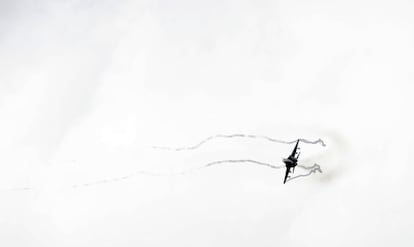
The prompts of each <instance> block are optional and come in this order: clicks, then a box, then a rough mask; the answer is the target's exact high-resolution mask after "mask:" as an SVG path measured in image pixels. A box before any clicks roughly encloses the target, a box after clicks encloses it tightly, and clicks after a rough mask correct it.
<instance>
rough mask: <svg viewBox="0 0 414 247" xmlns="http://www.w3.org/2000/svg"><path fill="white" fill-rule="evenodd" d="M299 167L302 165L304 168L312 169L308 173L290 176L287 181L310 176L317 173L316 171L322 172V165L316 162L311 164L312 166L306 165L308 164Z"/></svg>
mask: <svg viewBox="0 0 414 247" xmlns="http://www.w3.org/2000/svg"><path fill="white" fill-rule="evenodd" d="M299 167H302V168H304V169H307V170H310V171H309V172H308V173H307V174H301V175H296V176H294V177H290V178H288V179H287V180H286V182H289V181H291V180H293V179H297V178H300V177H307V176H310V175H312V173H316V171H318V172H320V173H322V170H321V167H320V166H319V165H318V164H316V163H315V164H314V165H313V166H310V167H306V166H299Z"/></svg>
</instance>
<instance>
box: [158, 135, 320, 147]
mask: <svg viewBox="0 0 414 247" xmlns="http://www.w3.org/2000/svg"><path fill="white" fill-rule="evenodd" d="M218 138H252V139H264V140H267V141H270V142H276V143H283V144H293V143H295V142H296V141H297V139H296V140H293V141H284V140H278V139H274V138H271V137H268V136H262V135H245V134H233V135H221V134H219V135H213V136H209V137H207V138H206V139H204V140H202V141H201V142H199V143H197V144H196V145H194V146H189V147H178V148H173V147H163V146H152V147H151V148H154V149H160V150H169V151H184V150H194V149H197V148H199V147H201V146H202V145H204V144H205V143H207V142H209V141H211V140H213V139H218ZM299 141H301V142H304V143H308V144H318V143H320V144H321V145H322V146H324V147H325V146H326V144H325V143H324V141H323V140H322V139H320V138H319V139H318V140H315V141H310V140H307V139H304V138H299Z"/></svg>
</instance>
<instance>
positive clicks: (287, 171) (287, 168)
mask: <svg viewBox="0 0 414 247" xmlns="http://www.w3.org/2000/svg"><path fill="white" fill-rule="evenodd" d="M289 172H290V167H286V174H285V180H283V183H284V184H285V183H286V179H287V178H288V176H289Z"/></svg>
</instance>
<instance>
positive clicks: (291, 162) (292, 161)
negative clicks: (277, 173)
mask: <svg viewBox="0 0 414 247" xmlns="http://www.w3.org/2000/svg"><path fill="white" fill-rule="evenodd" d="M298 144H299V140H298V141H297V142H296V145H295V148H294V149H293V151H292V153H291V154H290V155H289V157H287V158H286V159H283V162H284V163H285V164H286V174H285V180H283V183H284V184H285V183H286V179H287V178H288V177H289V173H290V169H292V173H294V172H295V166H297V164H298V158H299V154H300V153H298V156H296V153H297V149H298Z"/></svg>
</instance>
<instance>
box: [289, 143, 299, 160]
mask: <svg viewBox="0 0 414 247" xmlns="http://www.w3.org/2000/svg"><path fill="white" fill-rule="evenodd" d="M298 144H299V139H298V141H297V142H296V145H295V148H294V149H293V151H292V154H291V155H290V156H291V157H295V156H296V150H297V149H298Z"/></svg>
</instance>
